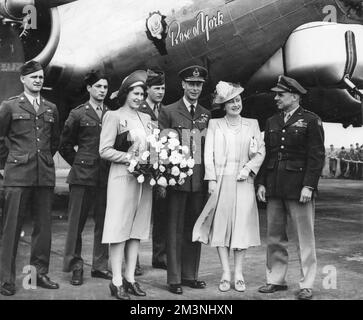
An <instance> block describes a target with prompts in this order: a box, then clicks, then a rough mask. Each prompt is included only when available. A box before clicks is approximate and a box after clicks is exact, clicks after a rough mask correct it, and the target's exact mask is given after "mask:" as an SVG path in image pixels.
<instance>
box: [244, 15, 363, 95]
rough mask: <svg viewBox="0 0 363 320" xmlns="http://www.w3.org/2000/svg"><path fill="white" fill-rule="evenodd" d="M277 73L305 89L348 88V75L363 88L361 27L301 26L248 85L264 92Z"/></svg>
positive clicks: (340, 25) (326, 24) (311, 24)
mask: <svg viewBox="0 0 363 320" xmlns="http://www.w3.org/2000/svg"><path fill="white" fill-rule="evenodd" d="M280 74H286V75H288V76H291V77H293V78H296V79H297V80H298V81H300V82H301V83H302V84H303V85H305V86H307V87H323V88H347V86H346V84H345V83H344V81H343V80H344V77H346V76H348V77H349V79H351V81H352V82H353V83H354V84H355V85H357V86H358V87H359V88H363V26H361V25H351V24H337V23H329V22H313V23H308V24H304V25H302V26H300V27H299V28H297V29H295V30H294V31H293V32H292V33H291V35H290V36H289V38H288V39H287V41H286V43H285V45H284V47H283V48H282V49H280V50H279V51H277V52H276V53H275V55H274V56H272V57H271V58H270V59H269V60H268V61H267V62H266V63H265V64H264V65H263V66H262V67H261V68H260V69H259V70H258V71H257V72H256V73H255V74H254V76H253V77H252V78H251V80H250V81H249V83H248V85H247V86H248V87H249V88H253V89H254V90H256V89H257V90H266V89H268V88H270V87H271V86H272V85H274V84H275V82H276V80H277V77H278V75H280Z"/></svg>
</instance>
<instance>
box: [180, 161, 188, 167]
mask: <svg viewBox="0 0 363 320" xmlns="http://www.w3.org/2000/svg"><path fill="white" fill-rule="evenodd" d="M187 165H188V162H187V160H185V159H183V160H182V161H180V168H185V167H186V166H187Z"/></svg>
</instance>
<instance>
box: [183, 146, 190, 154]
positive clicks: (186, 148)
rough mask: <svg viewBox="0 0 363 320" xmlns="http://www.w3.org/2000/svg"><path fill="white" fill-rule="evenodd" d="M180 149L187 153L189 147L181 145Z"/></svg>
mask: <svg viewBox="0 0 363 320" xmlns="http://www.w3.org/2000/svg"><path fill="white" fill-rule="evenodd" d="M181 149H182V151H183V152H184V153H189V148H188V146H182V147H181Z"/></svg>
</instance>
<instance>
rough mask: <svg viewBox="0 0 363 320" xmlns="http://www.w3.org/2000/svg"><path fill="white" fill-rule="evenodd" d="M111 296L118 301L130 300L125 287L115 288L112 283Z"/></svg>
mask: <svg viewBox="0 0 363 320" xmlns="http://www.w3.org/2000/svg"><path fill="white" fill-rule="evenodd" d="M110 291H111V296H113V297H116V299H118V300H130V296H129V295H128V294H127V291H126V290H125V287H124V286H115V285H114V284H113V283H112V281H111V282H110Z"/></svg>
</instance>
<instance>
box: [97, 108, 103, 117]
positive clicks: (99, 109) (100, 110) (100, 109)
mask: <svg viewBox="0 0 363 320" xmlns="http://www.w3.org/2000/svg"><path fill="white" fill-rule="evenodd" d="M96 112H97V115H98V117H99V118H100V119H101V118H102V108H101V107H100V106H98V107H97V108H96Z"/></svg>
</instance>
